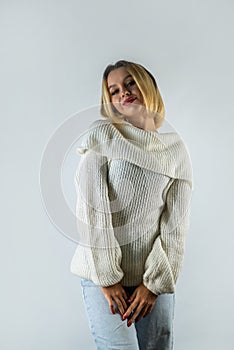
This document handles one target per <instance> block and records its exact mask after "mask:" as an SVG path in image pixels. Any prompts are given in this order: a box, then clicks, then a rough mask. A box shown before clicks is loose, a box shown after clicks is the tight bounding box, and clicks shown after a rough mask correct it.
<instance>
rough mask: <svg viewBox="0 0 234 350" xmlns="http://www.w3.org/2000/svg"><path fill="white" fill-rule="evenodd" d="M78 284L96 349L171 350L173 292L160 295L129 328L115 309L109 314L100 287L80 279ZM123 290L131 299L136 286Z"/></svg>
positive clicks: (172, 340)
mask: <svg viewBox="0 0 234 350" xmlns="http://www.w3.org/2000/svg"><path fill="white" fill-rule="evenodd" d="M80 284H81V288H82V296H83V300H84V304H85V309H86V313H87V316H88V320H89V328H90V331H91V333H92V336H93V339H94V341H95V343H96V346H97V350H106V349H108V350H109V349H112V350H173V344H174V339H173V321H174V306H175V293H174V294H169V293H168V294H166V293H165V294H160V295H159V296H158V297H157V299H156V302H155V305H154V308H153V310H152V311H151V312H150V313H149V314H148V315H147V316H146V317H144V318H142V319H141V320H140V321H138V322H134V323H133V324H132V325H131V326H130V327H128V326H127V320H124V321H122V318H121V315H120V313H119V311H118V308H117V306H116V311H117V313H116V314H112V313H111V311H110V309H109V304H108V302H107V300H106V298H105V296H104V294H103V292H102V291H101V289H100V287H99V286H97V285H96V284H94V283H93V282H92V281H89V280H87V279H83V278H81V282H80ZM123 288H124V289H125V291H126V293H127V296H128V297H130V295H131V294H132V293H133V291H134V290H135V288H136V287H135V286H133V287H123Z"/></svg>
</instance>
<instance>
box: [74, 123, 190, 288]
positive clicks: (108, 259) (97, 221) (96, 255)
mask: <svg viewBox="0 0 234 350" xmlns="http://www.w3.org/2000/svg"><path fill="white" fill-rule="evenodd" d="M77 151H78V152H79V153H80V154H81V159H80V161H79V164H78V167H77V171H76V174H75V177H74V181H75V188H76V193H77V202H76V216H77V230H78V233H79V239H78V245H77V248H76V251H75V254H74V256H73V258H72V261H71V272H72V273H74V274H76V275H78V276H80V277H82V278H86V279H89V280H92V281H93V282H94V283H95V284H97V285H100V286H110V285H113V284H115V283H118V282H120V283H121V284H122V285H123V286H137V285H139V284H140V283H142V282H143V283H144V285H145V286H146V287H147V288H148V289H150V290H151V291H152V292H153V293H155V294H157V295H159V294H161V293H174V292H175V286H176V282H177V279H178V276H179V272H180V270H181V267H182V263H183V258H184V250H185V238H186V234H187V232H188V230H189V220H190V211H191V210H190V208H191V198H192V190H193V175H192V166H191V160H190V156H189V152H188V149H187V147H186V146H185V144H184V142H183V140H182V139H181V137H180V136H179V135H178V134H177V133H176V132H168V133H160V132H158V131H148V130H143V129H140V128H137V127H135V126H133V125H132V124H130V123H128V124H126V125H119V124H114V123H112V122H110V121H108V120H103V119H98V120H96V121H95V122H93V123H92V124H91V125H90V126H89V128H88V130H87V132H86V133H85V135H83V138H82V144H81V146H80V147H79V148H78V149H77Z"/></svg>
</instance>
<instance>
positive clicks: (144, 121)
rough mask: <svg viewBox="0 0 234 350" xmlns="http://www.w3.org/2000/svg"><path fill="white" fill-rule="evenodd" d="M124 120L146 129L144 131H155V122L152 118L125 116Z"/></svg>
mask: <svg viewBox="0 0 234 350" xmlns="http://www.w3.org/2000/svg"><path fill="white" fill-rule="evenodd" d="M124 119H125V121H127V122H128V123H130V124H132V125H133V126H135V127H137V128H139V129H142V130H146V131H156V130H157V129H156V127H155V123H154V119H153V118H149V117H144V116H140V117H125V118H124Z"/></svg>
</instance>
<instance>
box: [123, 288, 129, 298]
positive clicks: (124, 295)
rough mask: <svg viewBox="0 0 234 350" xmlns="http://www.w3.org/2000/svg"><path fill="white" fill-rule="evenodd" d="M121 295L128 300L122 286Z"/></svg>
mask: <svg viewBox="0 0 234 350" xmlns="http://www.w3.org/2000/svg"><path fill="white" fill-rule="evenodd" d="M122 295H123V297H124V300H126V301H127V300H128V296H127V293H126V291H125V289H124V288H123V287H122Z"/></svg>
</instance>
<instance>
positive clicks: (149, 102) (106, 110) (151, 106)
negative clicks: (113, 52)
mask: <svg viewBox="0 0 234 350" xmlns="http://www.w3.org/2000/svg"><path fill="white" fill-rule="evenodd" d="M119 67H125V68H126V70H127V72H128V73H129V74H131V76H132V77H133V79H134V80H135V82H136V84H137V86H138V88H139V90H140V92H141V94H142V96H143V101H144V105H145V108H146V111H147V112H148V113H149V114H153V117H154V123H155V127H156V128H159V127H160V126H161V125H162V123H163V120H164V117H165V109H164V103H163V100H162V97H161V94H160V92H159V89H158V86H157V83H156V80H155V78H154V77H153V75H152V74H151V73H150V72H149V71H148V70H147V69H146V68H145V67H143V66H142V65H140V64H137V63H134V62H130V61H125V60H120V61H117V62H116V63H115V64H109V65H108V66H107V67H106V68H105V70H104V73H103V77H102V96H101V107H100V113H101V115H102V116H103V117H105V118H107V119H109V120H111V121H112V122H114V123H119V124H123V123H124V124H128V122H126V121H125V120H124V118H125V116H124V115H123V114H121V113H120V112H119V111H117V109H116V108H115V107H114V106H113V104H112V103H111V95H110V92H109V90H108V86H107V78H108V75H109V73H110V72H111V71H113V70H115V69H117V68H119Z"/></svg>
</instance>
